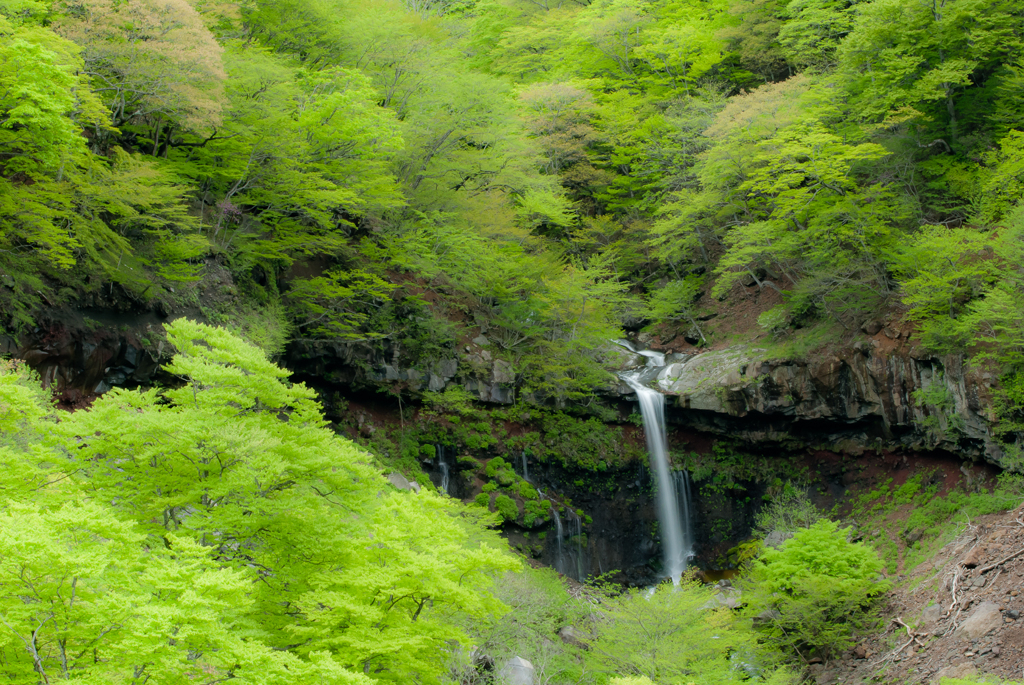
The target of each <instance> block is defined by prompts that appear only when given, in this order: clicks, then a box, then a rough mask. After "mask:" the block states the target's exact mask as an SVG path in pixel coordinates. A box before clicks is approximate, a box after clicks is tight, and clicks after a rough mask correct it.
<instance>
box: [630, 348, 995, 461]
mask: <svg viewBox="0 0 1024 685" xmlns="http://www.w3.org/2000/svg"><path fill="white" fill-rule="evenodd" d="M673 357H674V358H673ZM632 361H633V362H634V363H636V362H638V360H632ZM645 361H646V360H645ZM638 365H639V364H638ZM645 380H646V381H647V382H648V383H649V384H651V386H652V387H656V388H658V389H660V390H661V391H662V392H664V393H665V394H667V395H672V396H674V397H675V398H677V399H676V401H675V402H674V403H673V404H674V405H675V407H676V411H674V412H673V419H674V420H675V421H676V422H677V423H680V424H683V425H687V426H689V427H692V428H694V429H698V430H707V431H711V432H715V433H720V434H721V433H727V434H729V435H731V436H733V437H736V438H740V439H743V440H747V441H765V440H768V441H788V440H797V441H799V442H803V443H807V444H815V445H820V446H824V447H828V448H830V449H833V450H836V451H843V452H854V453H856V452H860V451H863V450H865V449H895V448H909V449H917V450H921V449H940V450H946V451H950V452H953V453H956V454H958V455H960V456H962V457H967V458H971V459H986V460H988V461H990V462H992V463H995V464H1000V463H1001V461H1002V459H1003V457H1004V454H1003V449H1002V448H1001V446H1000V443H999V441H998V440H996V438H995V436H994V435H993V423H994V421H995V415H994V410H993V405H992V385H993V383H994V382H995V378H994V376H993V375H992V374H991V373H989V372H987V371H985V370H984V369H979V368H974V367H971V366H968V365H967V364H966V363H965V361H964V360H963V358H962V357H960V356H953V355H950V356H944V357H935V356H930V355H927V354H924V353H923V352H922V351H921V349H920V348H910V347H906V346H902V347H895V346H894V347H893V348H892V349H890V350H884V351H883V350H880V349H878V348H876V347H874V346H872V345H870V344H865V343H859V344H857V345H855V346H853V347H849V348H846V349H844V350H841V351H839V352H837V353H834V354H830V355H827V356H824V357H819V358H815V359H812V360H796V361H778V360H772V359H770V358H767V357H766V355H765V351H764V350H761V349H757V348H751V347H733V348H729V349H725V350H721V351H713V352H705V353H702V354H698V355H694V356H683V355H673V356H670V357H669V358H668V359H667V360H666V364H665V365H664V366H661V367H659V368H656V369H649V370H647V372H646V378H645ZM617 391H618V392H619V393H621V394H623V395H625V394H629V393H631V392H632V390H631V388H629V386H627V385H626V384H624V383H623V384H621V385H620V386H619V387H618V388H617ZM918 391H923V393H918ZM920 394H923V395H925V397H920V396H919V395H920Z"/></svg>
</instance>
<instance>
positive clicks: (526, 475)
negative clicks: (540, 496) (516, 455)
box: [522, 450, 530, 482]
mask: <svg viewBox="0 0 1024 685" xmlns="http://www.w3.org/2000/svg"><path fill="white" fill-rule="evenodd" d="M522 459H523V480H525V481H527V482H529V480H530V469H529V468H528V467H527V466H526V450H523V454H522Z"/></svg>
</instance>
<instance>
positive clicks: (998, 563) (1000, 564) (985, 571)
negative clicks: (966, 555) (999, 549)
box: [978, 549, 1024, 575]
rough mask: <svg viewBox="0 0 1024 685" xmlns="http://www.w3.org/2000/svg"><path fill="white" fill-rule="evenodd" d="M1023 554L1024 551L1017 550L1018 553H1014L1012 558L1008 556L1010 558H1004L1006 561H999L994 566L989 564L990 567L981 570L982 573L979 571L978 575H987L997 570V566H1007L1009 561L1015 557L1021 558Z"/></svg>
mask: <svg viewBox="0 0 1024 685" xmlns="http://www.w3.org/2000/svg"><path fill="white" fill-rule="evenodd" d="M1021 554H1024V549H1018V550H1017V551H1016V552H1014V553H1013V554H1011V555H1010V556H1008V557H1006V558H1004V559H1000V560H999V561H997V562H996V563H994V564H989V565H988V566H986V567H985V568H983V569H981V570H980V571H978V575H985V574H986V573H988V572H989V571H991V570H992V569H994V568H995V567H996V566H1002V565H1003V564H1005V563H1006V562H1008V561H1009V560H1010V559H1013V558H1014V557H1018V556H1020V555H1021Z"/></svg>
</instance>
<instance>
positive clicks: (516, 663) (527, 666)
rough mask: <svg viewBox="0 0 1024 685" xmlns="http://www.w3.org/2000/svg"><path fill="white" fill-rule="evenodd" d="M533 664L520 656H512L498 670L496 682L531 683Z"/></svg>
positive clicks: (527, 684) (522, 684) (529, 684)
mask: <svg viewBox="0 0 1024 685" xmlns="http://www.w3.org/2000/svg"><path fill="white" fill-rule="evenodd" d="M533 675H534V669H533V664H531V663H530V662H529V661H527V660H526V659H524V658H523V657H521V656H514V657H512V658H511V659H509V661H508V663H507V664H505V665H504V666H502V667H501V670H500V671H498V682H501V683H505V685H533Z"/></svg>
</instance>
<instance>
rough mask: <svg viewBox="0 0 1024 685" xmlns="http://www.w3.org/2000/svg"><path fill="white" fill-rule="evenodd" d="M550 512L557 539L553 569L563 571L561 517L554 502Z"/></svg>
mask: <svg viewBox="0 0 1024 685" xmlns="http://www.w3.org/2000/svg"><path fill="white" fill-rule="evenodd" d="M551 514H552V516H554V517H555V536H556V539H557V540H558V556H557V557H555V570H556V571H558V572H559V573H565V557H564V556H563V555H562V517H561V516H559V515H558V509H557V508H556V507H555V503H554V502H551Z"/></svg>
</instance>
